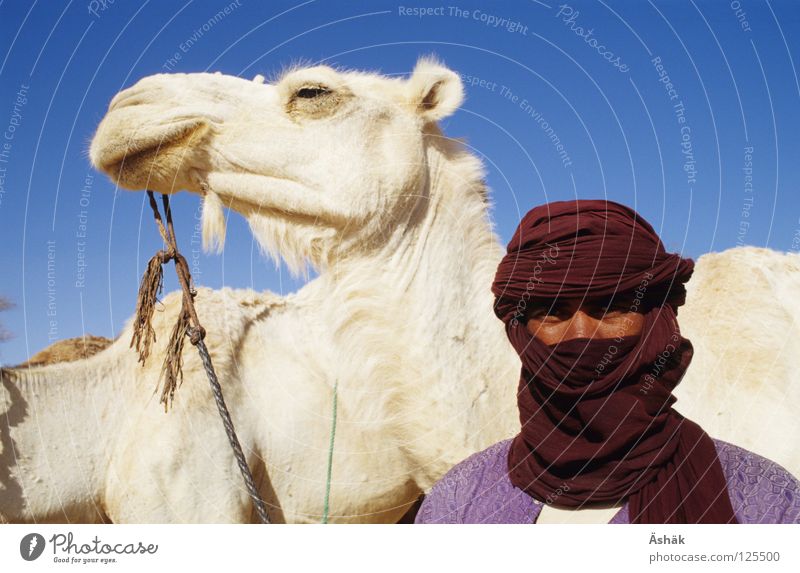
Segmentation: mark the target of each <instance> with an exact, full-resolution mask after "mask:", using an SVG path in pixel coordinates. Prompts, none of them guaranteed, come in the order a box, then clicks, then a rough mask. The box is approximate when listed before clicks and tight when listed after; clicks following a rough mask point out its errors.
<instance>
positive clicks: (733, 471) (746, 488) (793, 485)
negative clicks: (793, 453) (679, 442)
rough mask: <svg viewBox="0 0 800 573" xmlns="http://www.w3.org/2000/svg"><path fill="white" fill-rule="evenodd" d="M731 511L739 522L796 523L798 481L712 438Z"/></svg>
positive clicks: (762, 459) (799, 519) (771, 464)
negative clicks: (725, 484)
mask: <svg viewBox="0 0 800 573" xmlns="http://www.w3.org/2000/svg"><path fill="white" fill-rule="evenodd" d="M714 445H715V446H716V448H717V455H718V457H719V461H720V464H721V465H722V470H723V472H724V474H725V478H726V480H727V482H728V495H729V496H730V499H731V503H732V504H733V509H734V511H735V512H736V515H737V517H738V518H739V521H740V522H743V523H800V482H798V480H797V478H796V477H795V476H793V475H792V474H791V473H790V472H789V471H788V470H786V468H784V467H783V466H781V465H780V464H778V463H777V462H774V461H772V460H770V459H768V458H765V457H764V456H761V455H759V454H757V453H755V452H751V451H750V450H747V449H745V448H743V447H741V446H737V445H735V444H731V443H728V442H724V441H722V440H717V439H714Z"/></svg>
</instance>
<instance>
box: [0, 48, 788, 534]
mask: <svg viewBox="0 0 800 573" xmlns="http://www.w3.org/2000/svg"><path fill="white" fill-rule="evenodd" d="M462 99H463V87H462V84H461V81H460V78H459V76H458V75H457V74H455V73H454V72H453V71H451V70H449V69H448V68H446V67H445V66H444V65H443V64H440V63H438V62H437V61H436V60H434V59H431V58H423V59H421V60H420V61H419V62H418V63H417V66H416V67H415V69H414V72H413V73H412V74H411V76H410V77H408V78H388V77H383V76H381V75H379V74H374V73H365V72H359V71H346V70H336V69H333V68H331V67H328V66H313V67H306V68H293V69H290V70H287V71H286V72H285V73H283V74H282V75H281V76H280V77H279V78H278V79H276V80H275V81H273V82H266V81H265V79H264V78H263V77H262V76H257V77H256V78H255V79H254V80H252V81H249V80H245V79H242V78H238V77H232V76H227V75H222V74H207V73H197V74H159V75H155V76H150V77H146V78H144V79H142V80H140V81H139V82H138V83H136V84H135V85H134V86H133V87H131V88H128V89H126V90H123V91H122V92H120V93H119V94H117V95H116V96H115V97H114V99H113V100H112V102H111V104H110V106H109V110H108V113H107V114H106V116H105V117H104V118H103V120H102V122H101V124H100V126H99V127H98V130H97V132H96V134H95V136H94V139H93V141H92V145H91V150H90V157H91V160H92V163H93V164H94V165H95V167H96V168H98V169H99V170H101V171H103V172H105V173H106V174H108V175H109V176H110V177H111V178H112V179H113V180H114V181H116V182H117V183H118V184H119V185H120V186H122V187H124V188H127V189H131V190H139V191H141V190H144V189H146V188H149V189H154V190H156V191H159V192H162V193H175V192H178V191H180V190H188V191H189V192H191V193H195V194H197V195H199V196H200V197H201V198H202V201H203V215H202V219H203V233H204V243H205V245H206V246H207V247H208V248H209V249H220V248H222V245H223V241H224V233H225V229H224V211H223V208H224V207H228V208H230V209H232V210H234V211H235V212H237V213H239V214H240V215H241V216H243V217H244V218H245V219H246V220H247V221H248V223H249V225H250V228H251V229H252V232H253V234H254V236H255V238H256V240H257V241H258V243H259V245H260V246H261V247H262V248H263V250H264V252H265V253H266V254H267V255H268V256H271V257H272V258H274V259H275V260H276V261H278V260H283V261H285V262H286V264H287V265H288V266H289V268H290V269H292V270H293V272H296V273H302V272H304V269H305V268H306V267H305V265H306V264H309V265H311V266H312V267H313V268H315V269H316V270H317V271H318V277H317V278H315V279H314V280H311V281H309V282H307V283H306V284H305V286H303V287H302V288H301V289H299V290H298V291H297V292H295V293H292V294H289V295H287V296H279V295H277V294H274V293H270V292H254V291H252V290H249V289H230V288H224V289H221V290H216V291H215V290H211V289H207V288H199V289H198V295H197V298H196V306H197V309H198V314H199V316H200V320H201V322H202V323H203V324H204V326H205V328H206V330H207V332H208V336H207V338H206V342H207V344H208V347H209V350H210V352H211V355H212V358H213V361H214V364H215V367H216V369H217V373H218V375H219V378H220V380H221V382H222V385H223V389H224V391H225V396H226V400H227V402H228V405H229V407H230V409H231V412H232V416H233V419H234V423H235V424H236V428H237V431H238V433H239V439H240V441H241V443H242V445H243V449H244V451H245V454H246V455H247V458H248V461H249V463H250V465H251V467H252V468H253V472H254V475H255V479H256V482H257V484H258V486H259V491H260V492H261V494H262V496H263V497H264V499H265V500H266V503H267V506H268V510H269V513H270V517H271V519H272V520H273V521H276V522H291V523H298V522H317V521H319V520H320V517H321V515H322V514H323V504H324V497H325V487H326V469H327V457H328V450H329V443H330V440H331V428H332V417H333V399H334V388H335V387H336V388H337V399H338V409H337V418H338V422H337V426H336V434H335V445H334V448H333V464H332V480H331V484H330V487H331V489H330V521H331V522H362V523H376V522H396V521H397V520H398V519H399V518H400V517H401V516H402V515H403V513H404V512H405V511H406V509H407V508H408V507H409V506H410V505H411V504H412V503H413V502H414V500H415V499H417V498H418V496H419V495H420V494H421V493H423V492H425V491H427V490H429V488H430V487H431V486H432V484H433V483H434V482H436V481H437V480H438V479H439V478H441V477H442V476H443V475H444V474H445V473H446V471H447V470H448V469H450V468H451V467H452V466H453V465H454V464H456V463H457V462H459V461H461V460H463V459H464V458H465V457H467V456H468V455H470V454H472V453H474V452H476V451H479V450H481V449H483V448H485V447H487V446H489V445H490V444H492V443H494V442H496V441H498V440H501V439H504V438H507V437H510V436H512V435H514V434H515V433H516V432H517V431H518V429H519V421H518V413H517V408H516V395H515V393H516V387H517V381H518V378H519V368H520V364H519V359H518V357H517V356H516V354H515V352H514V350H513V349H512V347H511V345H510V344H509V343H508V341H507V339H506V336H505V332H504V329H503V325H502V323H501V322H500V321H499V320H498V319H497V318H496V317H495V316H494V313H493V312H492V304H493V296H492V294H491V291H490V288H489V287H490V285H491V283H492V279H493V277H494V273H495V270H496V266H497V263H498V262H499V260H500V259H501V257H502V255H503V252H504V249H503V246H502V245H501V244H500V242H499V240H498V237H497V236H496V234H495V232H494V229H493V225H492V222H491V219H490V217H489V209H490V199H489V195H488V190H487V188H486V186H485V184H484V172H483V168H482V165H481V163H480V161H479V160H478V159H477V158H476V157H475V156H474V155H473V154H471V153H469V152H468V150H467V149H466V148H465V146H464V145H463V144H462V143H461V142H459V141H456V140H453V139H450V138H447V137H444V136H443V134H442V132H441V130H440V128H439V127H438V122H439V120H441V119H442V118H445V117H447V116H449V115H450V114H452V113H453V112H455V111H456V110H457V109H458V107H459V106H460V104H461V102H462ZM799 271H800V255H797V254H782V253H777V252H773V251H769V250H766V249H756V248H737V249H733V250H729V251H725V252H722V253H714V254H708V255H704V256H702V257H700V259H699V260H698V262H697V270H696V276H695V278H694V279H693V280H692V281H691V282H690V283H689V289H688V290H689V295H688V302H687V304H686V306H685V307H683V308H682V309H681V311H680V316H679V318H680V321H681V325H682V328H683V330H684V333H685V334H686V336H687V337H689V338H690V339H692V340H693V342H694V344H695V347H696V356H695V363H694V364H693V365H692V367H691V368H690V370H689V373H688V374H687V377H686V379H685V380H684V381H683V383H682V385H681V386H680V387H679V389H680V396H681V399H680V400H679V402H678V404H677V406H678V409H679V410H681V411H682V412H683V413H685V414H686V415H687V416H689V417H691V418H692V419H694V420H696V421H697V422H698V423H700V424H701V425H702V426H703V427H704V428H706V429H707V431H708V432H709V433H710V434H711V435H712V436H714V437H717V438H721V439H724V440H728V441H731V442H734V443H737V444H739V445H741V446H743V447H746V448H748V449H752V450H754V451H756V452H758V453H760V454H762V455H766V456H768V457H770V458H772V459H774V460H776V461H779V462H780V463H782V464H783V465H785V466H787V467H788V468H790V469H794V471H797V469H800V458H799V457H798V454H800V451H798V448H797V446H796V445H795V444H792V443H791V440H789V439H786V438H787V436H796V435H797V434H798V429H800V425H798V424H799V423H798V421H797V420H796V417H795V416H793V415H792V414H793V412H790V406H791V405H792V404H795V403H798V400H799V399H800V382H799V381H798V374H797V373H796V371H795V370H794V369H793V368H792V366H793V363H792V358H794V357H796V356H798V355H799V354H798V353H799V352H800V348H798V345H800V337H799V336H797V334H798V326H797V325H798V324H800V320H798V319H800V307H799V306H798V305H797V304H796V303H795V302H794V300H793V297H792V293H796V292H798V288H800V272H799ZM754 292H758V293H759V296H754ZM765 303H766V304H765ZM179 308H180V293H177V292H175V293H170V294H169V295H167V296H166V297H165V298H164V300H163V303H162V305H160V307H159V311H158V312H156V316H155V319H154V323H153V327H154V328H155V330H156V332H157V343H156V344H155V346H154V348H153V351H152V353H151V356H150V358H149V359H148V361H147V363H146V364H145V365H144V366H142V365H140V364H138V363H137V357H136V355H135V353H134V351H133V350H131V349H130V348H129V347H128V342H129V340H130V337H131V330H132V325H131V322H130V321H129V323H128V324H127V326H126V328H125V329H124V331H123V332H122V333H121V334H120V336H119V337H118V339H117V340H116V341H115V342H114V343H113V344H111V345H110V346H109V347H108V348H107V349H105V350H103V351H101V352H99V353H98V354H95V355H94V356H91V357H89V358H87V359H85V360H78V361H75V362H70V363H67V364H55V365H47V366H39V367H31V368H23V369H13V370H5V371H3V372H2V391H0V392H1V393H0V396H2V399H0V412H4V413H5V415H6V416H5V418H6V420H7V424H3V425H0V447H2V453H0V518H2V519H3V520H5V521H14V522H18V521H37V522H41V521H76V522H77V521H80V522H92V521H113V522H147V523H155V522H254V521H255V520H256V518H255V514H254V511H253V509H252V507H251V504H250V502H249V499H248V497H247V494H246V492H245V491H244V487H243V486H242V485H241V483H240V476H239V474H238V468H237V467H236V465H235V462H234V458H233V456H232V454H231V452H230V450H229V448H228V445H227V441H226V438H225V435H224V432H223V429H222V427H221V424H220V422H219V420H218V418H217V413H216V409H215V407H214V404H213V400H212V397H211V393H210V390H209V389H208V383H207V381H206V379H205V374H204V372H203V370H202V367H201V365H200V361H199V358H198V357H197V355H196V352H194V349H193V348H191V347H188V345H187V349H186V350H185V351H184V382H183V384H182V386H181V387H180V388H179V389H178V391H177V394H176V399H175V403H174V405H173V408H172V409H171V410H170V411H169V413H166V414H165V413H164V410H163V408H162V407H161V405H160V404H159V403H158V398H157V394H156V392H155V389H156V386H157V384H158V374H159V371H160V367H161V358H162V356H163V354H164V343H165V341H166V340H167V339H168V337H169V336H168V335H169V330H170V329H171V326H172V324H173V322H174V319H175V316H176V314H177V313H178V311H179ZM767 421H768V422H769V423H767Z"/></svg>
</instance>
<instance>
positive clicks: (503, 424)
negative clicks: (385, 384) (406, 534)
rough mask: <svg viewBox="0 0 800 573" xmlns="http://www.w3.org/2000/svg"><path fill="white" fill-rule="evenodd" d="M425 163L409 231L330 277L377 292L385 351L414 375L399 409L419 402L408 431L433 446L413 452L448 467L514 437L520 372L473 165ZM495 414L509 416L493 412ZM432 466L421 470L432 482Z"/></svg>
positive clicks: (499, 251) (438, 158) (497, 255)
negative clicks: (423, 432)
mask: <svg viewBox="0 0 800 573" xmlns="http://www.w3.org/2000/svg"><path fill="white" fill-rule="evenodd" d="M428 161H429V174H430V176H429V178H428V181H427V186H428V187H427V188H425V189H421V190H420V191H419V192H418V196H419V197H420V201H419V202H418V204H417V205H416V211H415V212H414V213H413V214H411V216H410V219H411V220H410V221H409V222H408V224H407V225H405V226H403V225H400V226H398V230H397V231H396V232H395V234H394V235H393V236H392V237H391V238H390V240H388V241H387V244H386V247H385V248H384V249H382V250H381V252H380V253H379V254H378V256H375V254H374V253H373V254H372V256H371V257H370V258H369V260H366V257H365V260H352V261H344V262H343V265H342V266H341V267H339V268H338V269H337V270H338V271H339V273H340V274H339V277H340V279H341V282H340V284H354V283H356V284H358V283H363V282H366V281H368V280H369V281H373V280H374V282H375V283H376V286H373V292H375V293H376V295H375V296H378V297H380V299H381V300H383V301H384V305H385V306H384V308H383V310H382V314H387V313H388V314H390V321H391V324H390V326H389V327H388V329H387V333H391V332H394V333H395V335H393V336H392V345H393V346H395V351H396V352H402V354H403V356H405V357H407V358H408V359H407V361H406V364H407V365H409V366H405V367H406V368H408V367H411V365H417V366H416V367H417V368H418V369H419V375H418V377H417V376H416V375H415V376H411V378H414V379H415V380H416V381H415V384H418V385H419V386H418V387H416V388H414V389H409V391H407V392H406V393H405V395H404V400H405V401H406V402H408V401H412V402H413V401H415V400H418V401H419V403H418V404H415V405H408V411H410V412H414V413H415V414H414V415H418V416H420V417H421V416H424V417H425V419H424V420H422V419H420V420H415V421H414V423H415V424H416V425H417V426H420V427H423V426H426V427H429V432H430V434H429V436H430V439H429V440H425V443H424V444H423V443H418V444H413V445H412V446H411V447H413V448H418V449H419V450H420V451H418V452H415V453H416V454H417V455H418V457H419V459H424V460H428V461H430V460H438V461H437V463H442V464H444V466H447V464H453V463H456V462H458V461H460V460H461V459H462V458H463V457H465V456H466V455H469V454H471V453H473V452H475V451H478V450H479V449H482V448H485V447H487V446H488V445H490V444H491V443H494V442H495V441H498V440H500V439H503V438H507V437H510V436H511V435H513V434H514V433H515V432H516V431H517V428H518V413H517V412H516V410H515V409H514V408H513V405H514V402H515V400H514V393H515V391H516V385H515V381H516V380H517V379H518V377H519V362H518V358H517V357H516V355H515V353H514V350H513V348H512V347H511V345H510V344H509V343H508V340H507V339H506V336H505V332H504V330H503V326H502V323H501V322H500V321H499V320H498V319H497V318H496V317H495V315H494V313H493V311H492V306H493V302H494V297H493V295H492V292H491V284H492V281H493V279H494V274H495V271H496V268H497V264H498V262H499V261H500V259H501V258H502V255H503V248H502V246H501V245H500V243H499V241H498V238H497V237H496V235H495V234H494V232H493V231H492V228H491V223H490V221H489V217H488V213H487V200H486V196H485V189H484V185H483V181H482V173H481V170H480V165H479V163H478V162H477V160H476V159H475V158H473V157H472V156H469V155H456V156H452V155H447V154H444V153H442V152H441V151H440V150H438V149H432V150H431V151H430V152H429V154H428ZM350 265H352V266H350ZM334 272H336V271H334ZM344 306H345V305H343V306H342V307H340V308H344ZM360 315H361V316H366V315H365V313H364V312H362V313H361V314H360ZM362 323H363V321H362ZM398 346H402V350H398V348H397V347H398ZM498 379H502V380H508V384H502V383H498V382H497V380H498ZM498 404H508V405H509V409H508V411H504V412H498V409H499V406H498ZM498 414H500V417H499V418H498ZM423 450H424V451H423ZM426 463H427V462H426ZM435 465H436V464H428V465H427V466H426V469H429V470H431V471H432V474H431V475H435V473H436V468H435V467H434V466H435ZM448 467H449V466H448ZM424 481H425V480H424V477H422V478H420V483H424Z"/></svg>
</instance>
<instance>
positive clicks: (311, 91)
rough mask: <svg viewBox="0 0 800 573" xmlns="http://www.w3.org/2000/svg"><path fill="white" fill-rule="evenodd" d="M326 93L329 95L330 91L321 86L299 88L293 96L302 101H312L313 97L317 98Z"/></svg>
mask: <svg viewBox="0 0 800 573" xmlns="http://www.w3.org/2000/svg"><path fill="white" fill-rule="evenodd" d="M327 93H330V90H329V89H328V88H325V87H322V86H314V87H305V88H300V89H299V90H297V93H296V94H295V96H296V97H299V98H302V99H313V98H315V97H319V96H321V95H325V94H327Z"/></svg>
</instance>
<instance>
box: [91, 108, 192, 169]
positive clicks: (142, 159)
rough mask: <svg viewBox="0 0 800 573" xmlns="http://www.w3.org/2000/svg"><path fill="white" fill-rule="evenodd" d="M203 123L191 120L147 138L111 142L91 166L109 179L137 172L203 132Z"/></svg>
mask: <svg viewBox="0 0 800 573" xmlns="http://www.w3.org/2000/svg"><path fill="white" fill-rule="evenodd" d="M205 128H206V123H205V122H204V121H202V120H197V119H192V120H185V121H178V122H175V123H173V124H171V125H169V126H167V128H166V130H164V131H163V132H162V133H160V134H159V135H158V136H149V137H145V138H142V139H139V140H136V139H133V138H130V139H129V140H128V141H125V142H124V143H119V142H116V143H117V144H116V145H115V144H114V143H115V142H112V144H111V145H108V146H107V147H106V148H105V149H100V150H99V153H97V156H96V159H95V160H94V164H95V167H97V169H99V170H100V171H102V172H104V173H106V174H108V175H109V176H111V177H122V175H123V173H125V172H136V171H140V168H141V167H142V166H148V165H149V166H153V165H154V164H155V162H156V161H157V160H158V159H159V158H160V157H165V156H168V155H170V154H174V153H175V151H176V150H178V149H180V148H188V146H189V145H190V144H191V143H192V142H193V141H195V140H196V139H197V137H198V135H200V133H201V132H205V131H206V130H205Z"/></svg>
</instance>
